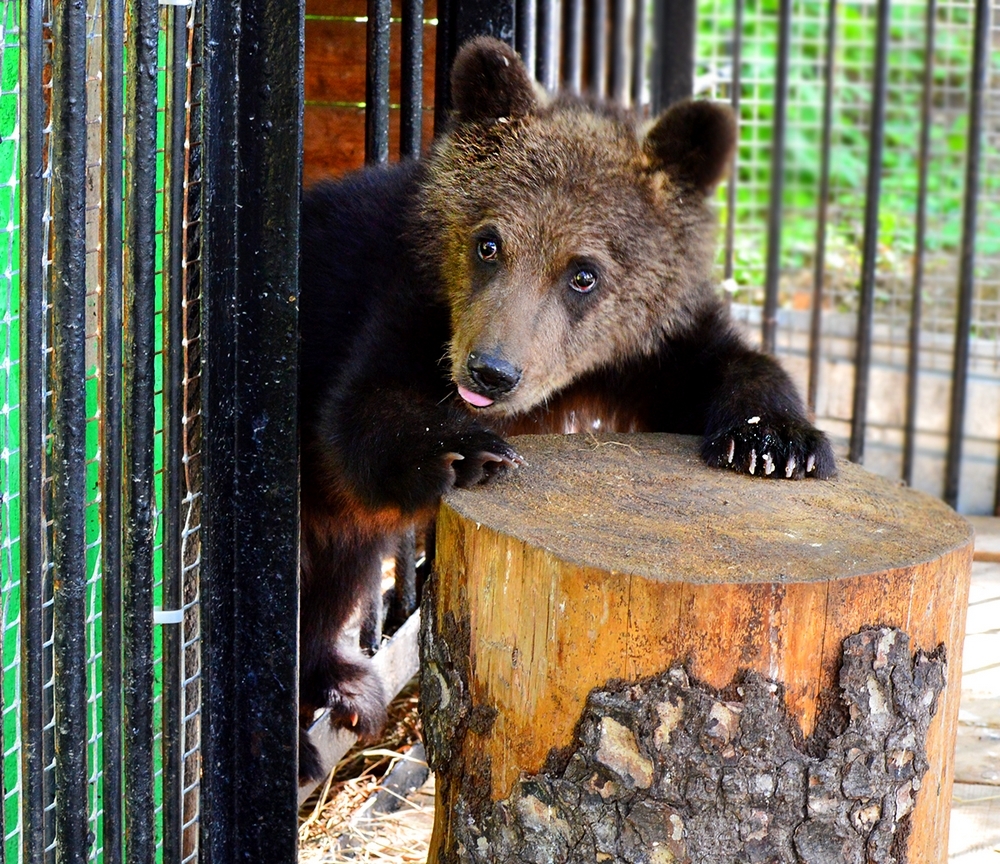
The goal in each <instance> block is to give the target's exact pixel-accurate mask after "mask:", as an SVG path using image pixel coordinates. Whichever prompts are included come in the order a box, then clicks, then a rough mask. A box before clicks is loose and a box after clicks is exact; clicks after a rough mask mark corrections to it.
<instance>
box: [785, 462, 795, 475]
mask: <svg viewBox="0 0 1000 864" xmlns="http://www.w3.org/2000/svg"><path fill="white" fill-rule="evenodd" d="M795 464H796V463H795V457H794V456H789V457H788V464H787V465H785V477H787V478H788V479H791V477H792V475H793V474H794V473H795Z"/></svg>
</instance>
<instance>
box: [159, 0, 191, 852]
mask: <svg viewBox="0 0 1000 864" xmlns="http://www.w3.org/2000/svg"><path fill="white" fill-rule="evenodd" d="M168 21H169V26H170V31H169V32H170V43H169V44H170V51H169V58H168V64H169V72H170V77H169V81H170V94H169V97H168V103H167V106H166V108H167V118H168V133H167V134H168V136H169V140H168V145H167V155H166V160H165V161H166V179H165V187H166V194H167V200H166V213H165V216H166V219H165V222H166V231H165V234H166V236H167V237H168V238H169V241H168V244H167V249H166V259H167V266H166V280H165V285H164V291H163V356H164V366H165V369H164V376H163V591H162V597H163V600H162V602H163V608H164V609H168V610H180V609H182V608H183V606H184V597H183V585H182V565H181V530H182V520H181V507H182V504H181V499H182V498H183V495H184V484H183V471H184V462H183V456H184V426H183V419H184V414H185V405H184V347H183V344H182V340H183V338H184V318H183V314H184V313H183V302H184V251H185V250H184V203H185V202H184V169H185V163H186V161H187V158H186V157H187V154H186V149H185V146H184V139H185V137H186V133H187V109H186V107H185V103H186V102H187V83H188V81H187V79H188V76H187V48H188V28H187V7H186V6H172V7H170V10H169V18H168ZM160 632H161V637H162V645H163V738H162V749H163V857H164V860H166V861H180V860H181V857H182V849H183V843H182V841H183V830H182V823H183V812H184V807H183V800H182V799H183V794H184V780H183V773H184V754H183V741H184V735H183V724H184V718H183V695H182V694H183V688H184V657H183V651H184V647H183V642H184V628H183V623H177V624H164V625H163V626H162V629H161V631H160Z"/></svg>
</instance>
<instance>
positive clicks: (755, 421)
mask: <svg viewBox="0 0 1000 864" xmlns="http://www.w3.org/2000/svg"><path fill="white" fill-rule="evenodd" d="M747 423H749V424H750V425H751V426H756V425H757V424H758V423H760V417H757V416H756V415H754V416H753V417H750V418H749V419H748V420H747Z"/></svg>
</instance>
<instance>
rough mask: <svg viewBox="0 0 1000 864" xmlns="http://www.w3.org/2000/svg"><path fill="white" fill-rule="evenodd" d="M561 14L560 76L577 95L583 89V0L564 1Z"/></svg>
mask: <svg viewBox="0 0 1000 864" xmlns="http://www.w3.org/2000/svg"><path fill="white" fill-rule="evenodd" d="M563 12H564V16H565V20H564V22H563V46H562V55H563V71H562V76H563V81H564V82H565V86H566V89H567V90H568V91H569V92H570V93H579V92H580V91H581V90H582V89H583V0H565V3H564V10H563ZM529 68H530V67H529Z"/></svg>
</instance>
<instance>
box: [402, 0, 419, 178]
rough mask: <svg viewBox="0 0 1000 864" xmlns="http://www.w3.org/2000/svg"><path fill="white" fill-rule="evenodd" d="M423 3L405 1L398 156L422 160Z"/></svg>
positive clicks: (410, 0) (411, 0) (412, 0)
mask: <svg viewBox="0 0 1000 864" xmlns="http://www.w3.org/2000/svg"><path fill="white" fill-rule="evenodd" d="M423 89H424V0H403V39H402V72H401V81H400V97H399V102H400V112H399V155H400V156H401V157H402V158H404V159H416V158H417V157H418V156H420V149H421V144H422V143H423V128H424V127H423V122H424V121H423Z"/></svg>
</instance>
